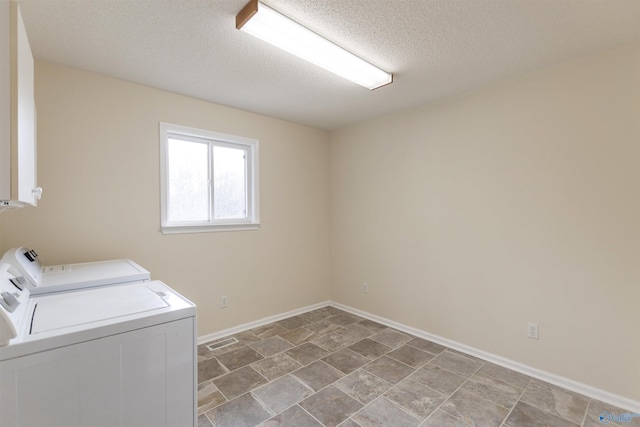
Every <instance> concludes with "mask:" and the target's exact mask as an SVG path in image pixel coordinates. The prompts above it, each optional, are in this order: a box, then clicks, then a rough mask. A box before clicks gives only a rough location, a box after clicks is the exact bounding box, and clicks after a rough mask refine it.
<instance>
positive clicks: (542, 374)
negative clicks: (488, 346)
mask: <svg viewBox="0 0 640 427" xmlns="http://www.w3.org/2000/svg"><path fill="white" fill-rule="evenodd" d="M330 304H331V306H332V307H335V308H339V309H340V310H344V311H346V312H349V313H352V314H355V315H357V316H360V317H364V318H365V319H369V320H373V321H374V322H378V323H381V324H383V325H386V326H389V327H391V328H394V329H397V330H399V331H402V332H406V333H408V334H411V335H415V336H417V337H420V338H423V339H426V340H429V341H433V342H435V343H437V344H440V345H443V346H445V347H449V348H452V349H454V350H458V351H461V352H463V353H466V354H469V355H471V356H475V357H479V358H480V359H483V360H486V361H487V362H491V363H494V364H496V365H500V366H502V367H504V368H508V369H511V370H513V371H516V372H520V373H522V374H525V375H528V376H530V377H533V378H537V379H539V380H542V381H546V382H548V383H551V384H554V385H557V386H559V387H562V388H565V389H567V390H571V391H573V392H576V393H580V394H582V395H584V396H587V397H590V398H592V399H597V400H600V401H602V402H605V403H608V404H610V405H613V406H617V407H619V408H621V409H624V410H627V411H631V412H634V413H640V402H638V401H637V400H633V399H629V398H627V397H624V396H620V395H617V394H614V393H610V392H608V391H605V390H602V389H599V388H596V387H592V386H590V385H587V384H583V383H580V382H578V381H574V380H571V379H569V378H565V377H562V376H560V375H556V374H552V373H550V372H546V371H542V370H540V369H537V368H533V367H531V366H528V365H525V364H522V363H519V362H516V361H514V360H510V359H507V358H504V357H501V356H497V355H495V354H492V353H487V352H486V351H482V350H479V349H477V348H474V347H470V346H468V345H465V344H462V343H459V342H457V341H452V340H449V339H447V338H443V337H441V336H438V335H433V334H430V333H428V332H425V331H422V330H420V329H415V328H412V327H410V326H406V325H403V324H402V323H398V322H394V321H393V320H389V319H386V318H384V317H380V316H376V315H375V314H371V313H367V312H366V311H362V310H358V309H355V308H353V307H349V306H347V305H343V304H339V303H336V302H333V301H331V303H330Z"/></svg>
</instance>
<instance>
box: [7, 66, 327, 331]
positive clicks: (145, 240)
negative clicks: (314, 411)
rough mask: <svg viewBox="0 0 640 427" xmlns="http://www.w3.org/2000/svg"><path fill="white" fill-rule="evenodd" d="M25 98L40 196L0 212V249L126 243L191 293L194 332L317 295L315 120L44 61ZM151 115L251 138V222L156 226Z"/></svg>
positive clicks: (323, 288)
mask: <svg viewBox="0 0 640 427" xmlns="http://www.w3.org/2000/svg"><path fill="white" fill-rule="evenodd" d="M211 84H215V82H212V83H211ZM36 103H37V108H38V137H39V139H38V156H39V159H38V160H39V164H38V173H39V182H40V184H41V185H42V187H43V188H44V196H43V198H42V200H41V202H40V205H39V206H38V207H37V208H35V209H34V208H25V209H22V210H19V211H14V212H4V213H2V214H1V215H2V217H3V218H2V223H1V224H0V225H1V229H0V235H1V236H2V240H1V241H0V250H1V251H4V250H6V249H7V248H9V247H12V246H22V245H24V246H28V247H32V248H35V249H36V250H37V251H38V253H39V254H40V257H41V259H42V261H43V263H45V264H55V263H60V262H81V261H90V260H100V259H108V258H114V257H130V258H132V259H134V260H135V261H137V262H138V263H140V264H141V265H143V266H144V267H145V268H147V269H148V270H150V271H151V273H152V277H153V278H156V279H161V280H163V281H165V282H167V283H168V284H169V285H170V286H172V287H174V288H175V289H177V290H178V291H179V292H181V293H183V294H184V295H185V296H186V297H188V298H190V299H192V300H193V301H194V302H196V303H197V305H198V316H199V322H198V324H199V330H198V333H199V335H205V334H209V333H212V332H214V331H219V330H222V329H225V328H229V327H232V326H236V325H238V324H242V323H246V322H249V321H253V320H257V319H260V318H263V317H266V316H269V315H274V314H279V313H283V312H286V311H289V310H292V309H296V308H300V307H304V306H307V305H310V304H315V303H319V302H322V301H326V300H327V299H328V298H329V287H328V286H327V283H328V278H329V237H328V235H329V210H328V206H329V177H328V172H329V135H328V134H327V133H326V132H322V131H318V130H315V129H311V128H307V127H303V126H300V125H296V124H292V123H287V122H284V121H279V120H275V119H271V118H267V117H264V116H260V115H257V114H251V113H247V112H244V111H240V110H236V109H232V108H228V107H224V106H220V105H215V104H211V103H207V102H203V101H199V100H196V99H192V98H188V97H184V96H180V95H176V94H173V93H168V92H164V91H160V90H156V89H152V88H149V87H145V86H140V85H136V84H132V83H127V82H123V81H120V80H115V79H110V78H106V77H104V76H100V75H96V74H92V73H86V72H81V71H78V70H73V69H69V68H65V67H61V66H58V65H54V64H51V63H46V62H37V63H36ZM159 121H165V122H170V123H176V124H180V125H185V126H192V127H197V128H203V129H209V130H213V131H217V132H224V133H229V134H234V135H240V136H245V137H250V138H255V139H259V140H260V191H261V211H260V214H261V222H262V227H261V229H260V230H259V231H244V232H222V233H201V234H183V235H162V234H161V233H160V231H159V228H160V211H159V209H160V198H159V197H160V196H159V194H160V190H159V134H158V122H159ZM222 295H226V296H228V298H229V308H226V309H220V308H218V305H219V299H220V296H222Z"/></svg>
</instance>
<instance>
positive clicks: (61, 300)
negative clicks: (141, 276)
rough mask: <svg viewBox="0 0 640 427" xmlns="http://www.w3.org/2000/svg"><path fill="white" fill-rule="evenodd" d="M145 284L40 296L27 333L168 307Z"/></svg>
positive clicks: (47, 330)
mask: <svg viewBox="0 0 640 427" xmlns="http://www.w3.org/2000/svg"><path fill="white" fill-rule="evenodd" d="M168 306H169V304H168V303H167V302H166V301H165V300H163V299H162V295H160V294H158V293H156V292H154V291H153V290H151V289H150V288H149V287H147V286H139V287H110V288H101V289H92V290H87V291H81V292H70V293H65V294H58V295H51V296H47V297H41V298H39V299H38V301H37V305H36V306H35V308H34V310H33V317H32V321H31V331H30V334H38V333H42V332H49V331H53V330H56V329H63V328H68V327H72V326H79V325H84V324H88V323H92V322H99V321H104V320H110V319H117V318H121V317H123V316H128V315H132V314H138V313H143V312H149V311H153V310H158V309H162V308H165V307H168Z"/></svg>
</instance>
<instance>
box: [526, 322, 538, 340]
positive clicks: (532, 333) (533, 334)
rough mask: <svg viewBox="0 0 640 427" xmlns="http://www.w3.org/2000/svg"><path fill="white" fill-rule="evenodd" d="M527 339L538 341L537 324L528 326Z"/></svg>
mask: <svg viewBox="0 0 640 427" xmlns="http://www.w3.org/2000/svg"><path fill="white" fill-rule="evenodd" d="M527 337H529V338H532V339H534V340H537V339H538V324H537V323H529V324H528V325H527Z"/></svg>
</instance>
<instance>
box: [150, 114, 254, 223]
mask: <svg viewBox="0 0 640 427" xmlns="http://www.w3.org/2000/svg"><path fill="white" fill-rule="evenodd" d="M160 172H161V185H160V186H161V193H160V195H161V204H162V206H161V228H162V232H163V233H164V234H171V233H196V232H204V231H228V230H255V229H257V228H258V226H259V225H260V224H259V219H258V141H257V140H255V139H249V138H243V137H239V136H234V135H226V134H223V133H217V132H211V131H206V130H201V129H193V128H188V127H185V126H178V125H173V124H169V123H160Z"/></svg>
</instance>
